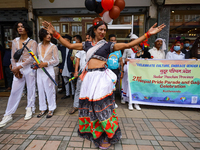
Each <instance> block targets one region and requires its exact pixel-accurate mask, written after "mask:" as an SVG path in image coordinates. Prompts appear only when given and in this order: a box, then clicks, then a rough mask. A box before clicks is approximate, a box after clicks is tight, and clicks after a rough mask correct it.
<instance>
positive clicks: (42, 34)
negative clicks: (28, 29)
mask: <svg viewBox="0 0 200 150" xmlns="http://www.w3.org/2000/svg"><path fill="white" fill-rule="evenodd" d="M47 35H48V33H47V30H45V29H43V28H42V29H40V31H39V39H40V41H43V39H44V38H45V37H46V36H47ZM51 38H52V37H51Z"/></svg>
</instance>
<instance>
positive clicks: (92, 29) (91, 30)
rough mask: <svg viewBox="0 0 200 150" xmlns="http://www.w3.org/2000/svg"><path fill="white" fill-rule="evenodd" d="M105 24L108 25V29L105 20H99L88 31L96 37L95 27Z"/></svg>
mask: <svg viewBox="0 0 200 150" xmlns="http://www.w3.org/2000/svg"><path fill="white" fill-rule="evenodd" d="M103 24H104V25H105V26H106V30H108V26H107V24H106V23H105V22H104V21H97V22H95V23H94V24H93V26H92V27H90V28H89V29H88V31H87V33H88V34H89V35H90V36H91V37H92V38H93V39H94V38H95V33H94V29H97V28H98V27H99V26H101V25H103Z"/></svg>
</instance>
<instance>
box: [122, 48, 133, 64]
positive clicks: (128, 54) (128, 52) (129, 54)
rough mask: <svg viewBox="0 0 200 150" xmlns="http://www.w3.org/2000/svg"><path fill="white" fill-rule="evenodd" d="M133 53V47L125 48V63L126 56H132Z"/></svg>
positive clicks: (123, 56)
mask: <svg viewBox="0 0 200 150" xmlns="http://www.w3.org/2000/svg"><path fill="white" fill-rule="evenodd" d="M132 53H133V50H132V49H131V48H129V49H125V50H124V53H123V55H122V60H123V63H125V59H126V58H131V54H132Z"/></svg>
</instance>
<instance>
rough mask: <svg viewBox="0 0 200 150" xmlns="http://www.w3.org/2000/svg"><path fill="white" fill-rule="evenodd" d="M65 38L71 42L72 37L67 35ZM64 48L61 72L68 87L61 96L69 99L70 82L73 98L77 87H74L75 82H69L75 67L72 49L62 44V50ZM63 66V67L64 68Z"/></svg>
mask: <svg viewBox="0 0 200 150" xmlns="http://www.w3.org/2000/svg"><path fill="white" fill-rule="evenodd" d="M64 38H65V39H66V40H67V41H69V42H71V39H72V37H71V36H69V35H67V34H66V35H65V36H64ZM62 49H63V50H64V51H65V52H66V55H65V59H64V60H63V65H61V69H60V72H61V73H62V76H63V80H64V83H67V84H65V89H66V94H65V95H64V96H63V97H62V98H61V99H67V98H69V97H70V89H69V88H70V86H69V84H71V93H72V98H74V91H75V87H74V82H73V81H71V82H70V83H69V82H68V81H69V79H70V78H71V77H72V73H73V72H74V68H73V62H72V61H71V58H70V57H71V55H72V51H73V50H71V49H68V48H66V47H64V46H62V47H61V48H60V50H62ZM62 68H63V69H62Z"/></svg>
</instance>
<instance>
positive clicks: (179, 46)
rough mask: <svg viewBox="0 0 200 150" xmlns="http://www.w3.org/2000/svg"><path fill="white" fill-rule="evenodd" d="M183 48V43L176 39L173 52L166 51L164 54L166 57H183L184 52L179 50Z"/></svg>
mask: <svg viewBox="0 0 200 150" xmlns="http://www.w3.org/2000/svg"><path fill="white" fill-rule="evenodd" d="M182 48H183V44H182V43H181V42H180V41H176V43H175V45H174V47H173V50H174V51H173V52H168V53H167V55H166V59H185V54H183V53H182V52H181V49H182Z"/></svg>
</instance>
